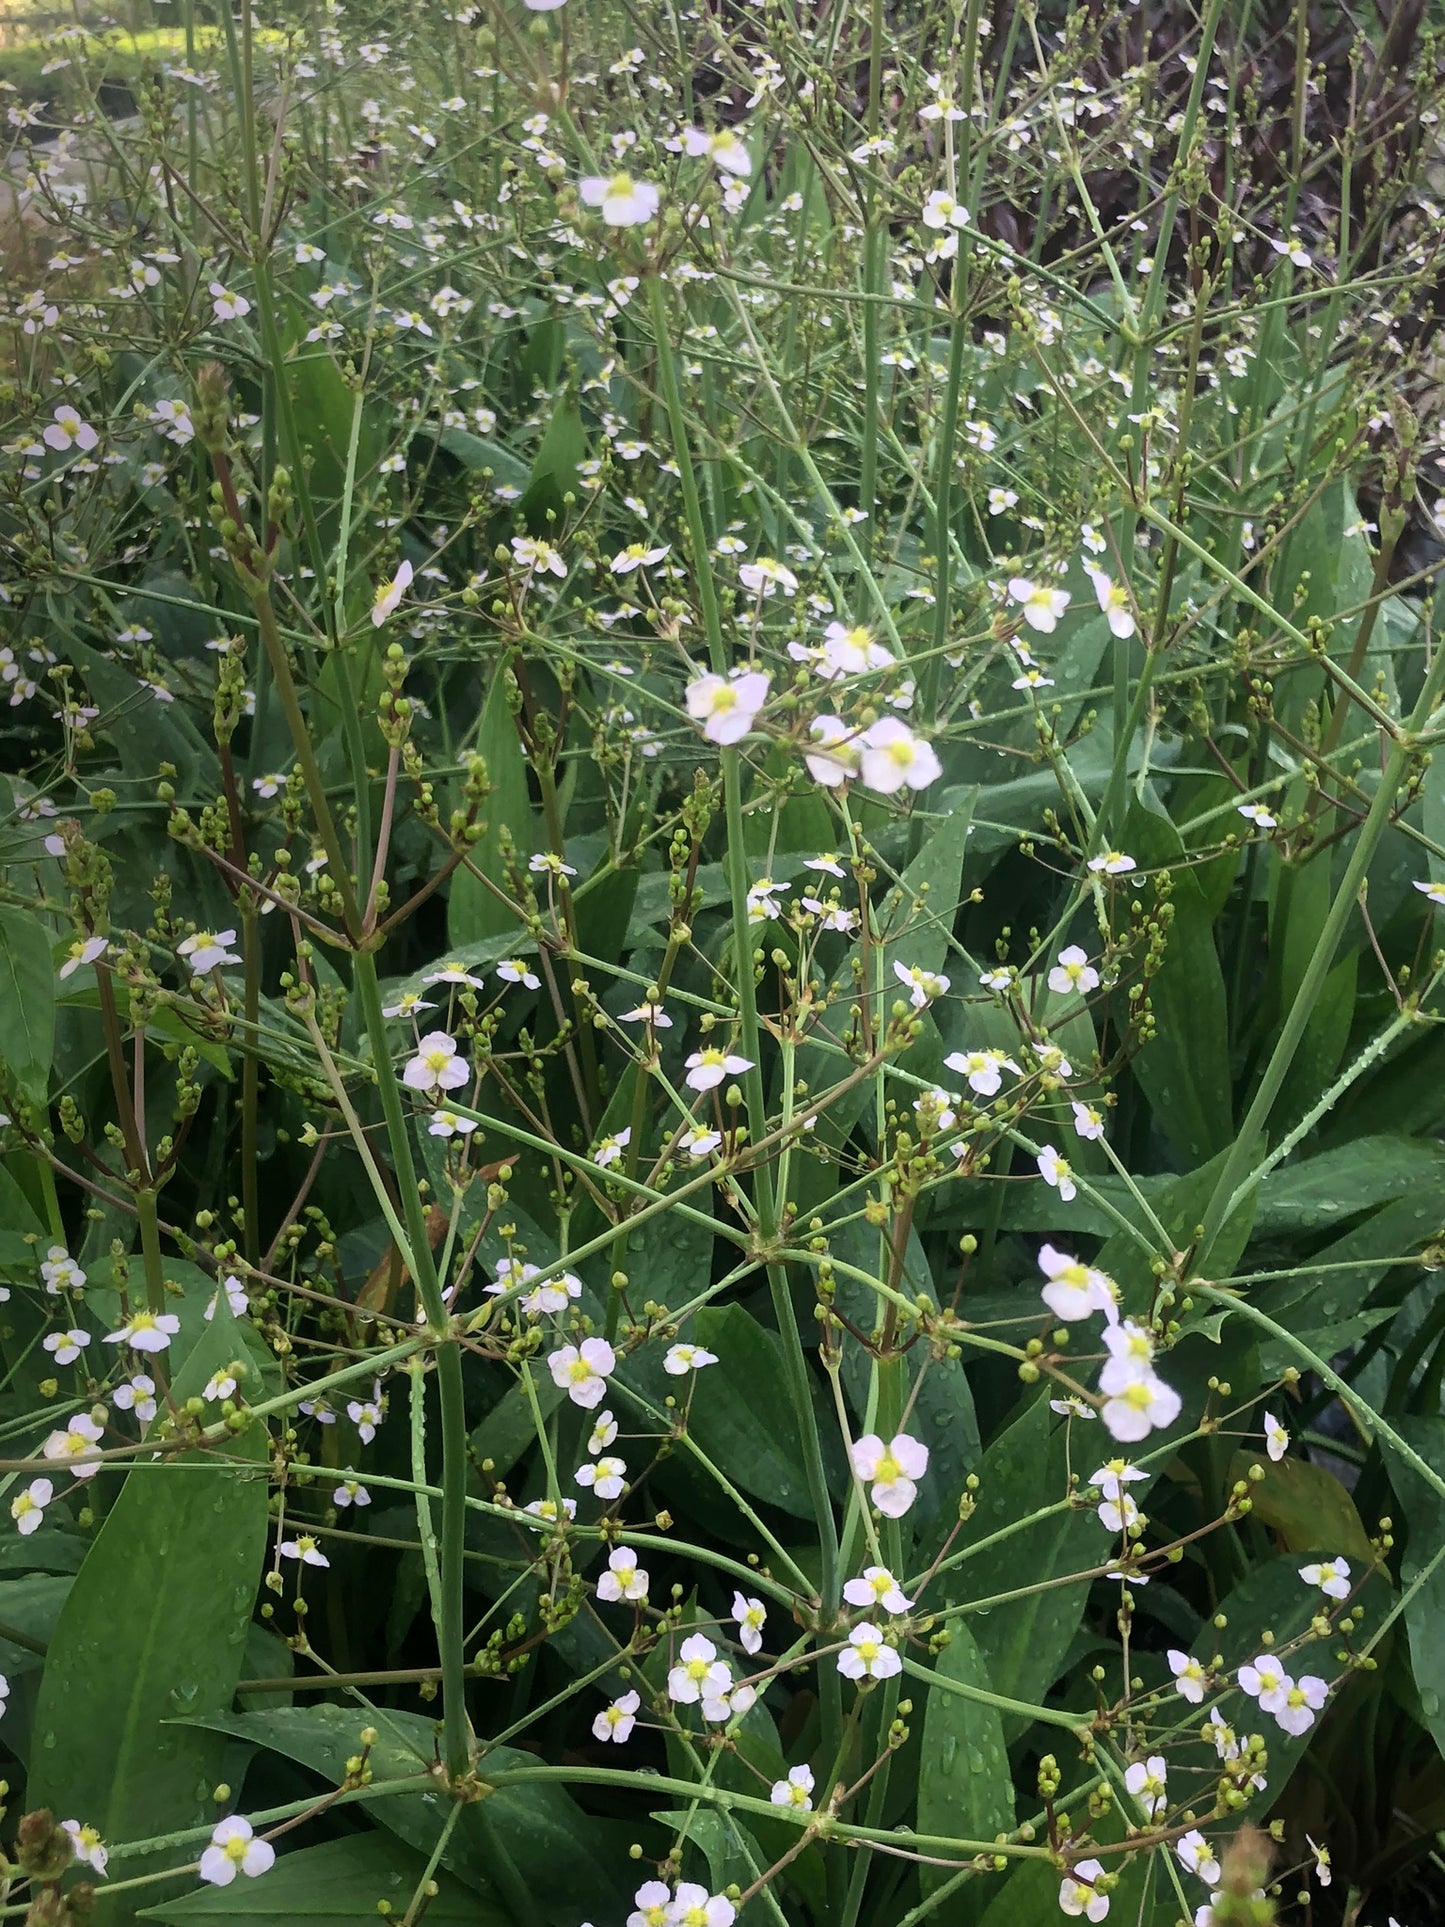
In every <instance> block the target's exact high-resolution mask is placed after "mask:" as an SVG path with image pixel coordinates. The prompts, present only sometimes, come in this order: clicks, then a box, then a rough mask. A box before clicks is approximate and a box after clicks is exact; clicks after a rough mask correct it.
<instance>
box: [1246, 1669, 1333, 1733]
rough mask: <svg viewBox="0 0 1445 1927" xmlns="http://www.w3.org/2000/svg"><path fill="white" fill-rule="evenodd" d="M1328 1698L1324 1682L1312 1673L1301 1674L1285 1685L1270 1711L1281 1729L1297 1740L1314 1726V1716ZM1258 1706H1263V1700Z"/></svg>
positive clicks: (1328, 1694) (1326, 1686)
mask: <svg viewBox="0 0 1445 1927" xmlns="http://www.w3.org/2000/svg"><path fill="white" fill-rule="evenodd" d="M1329 1696H1330V1689H1329V1687H1328V1685H1327V1684H1326V1683H1325V1681H1324V1680H1322V1679H1320V1678H1318V1677H1317V1675H1316V1674H1314V1673H1303V1674H1301V1676H1300V1677H1299V1678H1298V1679H1292V1680H1290V1681H1289V1682H1288V1683H1287V1684H1286V1686H1285V1690H1284V1696H1283V1698H1282V1700H1281V1702H1280V1704H1279V1705H1278V1706H1275V1707H1271V1708H1270V1711H1271V1712H1272V1713H1273V1714H1274V1717H1275V1719H1276V1720H1277V1721H1278V1723H1279V1725H1280V1726H1281V1728H1282V1729H1283V1730H1284V1731H1285V1732H1286V1733H1289V1734H1292V1735H1293V1736H1294V1737H1295V1738H1296V1739H1298V1738H1299V1736H1300V1734H1301V1733H1307V1732H1308V1731H1309V1729H1310V1728H1311V1727H1312V1726H1313V1725H1314V1723H1315V1714H1316V1713H1318V1712H1320V1711H1321V1710H1322V1709H1323V1707H1324V1704H1325V1701H1326V1700H1327V1699H1328V1698H1329ZM1260 1704H1261V1705H1263V1704H1264V1702H1263V1700H1261V1701H1260Z"/></svg>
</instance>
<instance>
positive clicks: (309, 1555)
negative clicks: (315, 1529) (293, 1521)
mask: <svg viewBox="0 0 1445 1927" xmlns="http://www.w3.org/2000/svg"><path fill="white" fill-rule="evenodd" d="M276 1550H277V1551H278V1552H279V1553H280V1555H281V1557H282V1558H283V1559H299V1560H300V1562H301V1564H302V1565H303V1566H329V1565H330V1564H331V1561H330V1560H329V1559H328V1558H327V1557H326V1554H325V1553H324V1552H323V1551H322V1550H321V1548H320V1546H318V1545H317V1543H316V1541H315V1540H314V1539H313V1538H312V1536H311V1534H310V1533H309V1532H303V1533H300V1534H298V1535H297V1537H296V1538H294V1539H283V1540H282V1541H281V1543H280V1545H279V1546H278V1547H277V1548H276Z"/></svg>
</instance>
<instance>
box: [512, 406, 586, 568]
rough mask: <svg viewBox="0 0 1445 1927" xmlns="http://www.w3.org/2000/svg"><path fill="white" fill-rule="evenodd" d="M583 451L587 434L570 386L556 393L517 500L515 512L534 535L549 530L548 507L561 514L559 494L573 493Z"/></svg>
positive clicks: (583, 455)
mask: <svg viewBox="0 0 1445 1927" xmlns="http://www.w3.org/2000/svg"><path fill="white" fill-rule="evenodd" d="M586 454H587V436H586V433H585V431H584V430H583V427H582V417H581V415H580V414H579V413H578V410H577V398H576V396H575V395H574V394H573V393H572V392H571V390H570V389H569V390H567V391H566V392H564V393H563V394H562V395H561V396H559V397H558V401H557V406H556V407H555V409H554V410H553V411H552V419H551V421H550V422H548V424H547V432H546V434H545V435H544V436H543V437H542V446H541V447H540V448H539V449H538V450H537V457H536V460H535V461H534V462H533V463H532V476H531V480H530V481H529V482H528V483H527V486H526V488H525V489H524V491H523V493H522V499H521V500H520V501H519V502H518V503H517V514H518V515H520V516H521V517H522V518H523V519H524V520H525V522H526V524H527V527H528V528H529V529H530V530H531V531H532V533H533V534H534V535H541V536H545V535H546V534H547V533H548V532H549V530H550V528H551V523H550V522H549V521H548V519H547V511H548V510H549V509H551V510H552V512H553V513H554V514H555V515H557V516H561V515H562V513H563V511H564V507H565V504H564V503H563V500H562V498H563V496H564V495H566V494H568V493H569V492H573V493H575V491H576V488H577V464H578V463H579V462H581V461H583V460H584V459H585V457H586Z"/></svg>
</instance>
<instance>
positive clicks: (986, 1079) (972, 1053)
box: [943, 1050, 1023, 1097]
mask: <svg viewBox="0 0 1445 1927" xmlns="http://www.w3.org/2000/svg"><path fill="white" fill-rule="evenodd" d="M943 1063H944V1068H945V1069H946V1070H950V1071H957V1072H958V1074H959V1076H960V1077H962V1078H965V1079H967V1082H968V1088H969V1089H970V1090H971V1091H972V1092H973V1093H974V1094H975V1096H977V1097H996V1096H997V1095H998V1093H999V1090H1000V1088H1001V1087H1002V1084H1003V1075H1002V1073H1003V1072H1004V1071H1012V1072H1013V1074H1014V1076H1015V1077H1021V1076H1022V1075H1023V1072H1022V1071H1021V1070H1020V1069H1019V1067H1018V1065H1017V1064H1016V1063H1015V1062H1014V1060H1013V1059H1012V1058H1011V1057H1009V1056H1006V1055H1005V1053H1004V1052H1003V1051H1001V1050H956V1051H954V1052H952V1053H951V1054H950V1055H949V1056H948V1057H945V1058H944V1060H943Z"/></svg>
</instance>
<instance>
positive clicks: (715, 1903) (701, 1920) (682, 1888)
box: [667, 1880, 737, 1927]
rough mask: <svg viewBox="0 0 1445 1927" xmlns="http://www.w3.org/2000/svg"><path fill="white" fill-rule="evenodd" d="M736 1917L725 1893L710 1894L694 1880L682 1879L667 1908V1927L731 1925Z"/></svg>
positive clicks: (735, 1910)
mask: <svg viewBox="0 0 1445 1927" xmlns="http://www.w3.org/2000/svg"><path fill="white" fill-rule="evenodd" d="M736 1917H737V1909H736V1907H734V1906H733V1903H732V1902H731V1901H730V1900H729V1899H728V1898H727V1896H726V1895H725V1894H710V1893H709V1892H708V1890H707V1888H706V1887H699V1886H698V1884H697V1882H696V1881H695V1880H684V1881H682V1882H681V1883H680V1884H679V1886H678V1889H677V1893H676V1895H675V1896H674V1898H673V1902H672V1905H671V1906H670V1907H669V1908H668V1910H667V1927H732V1923H733V1921H734V1920H735V1919H736Z"/></svg>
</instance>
